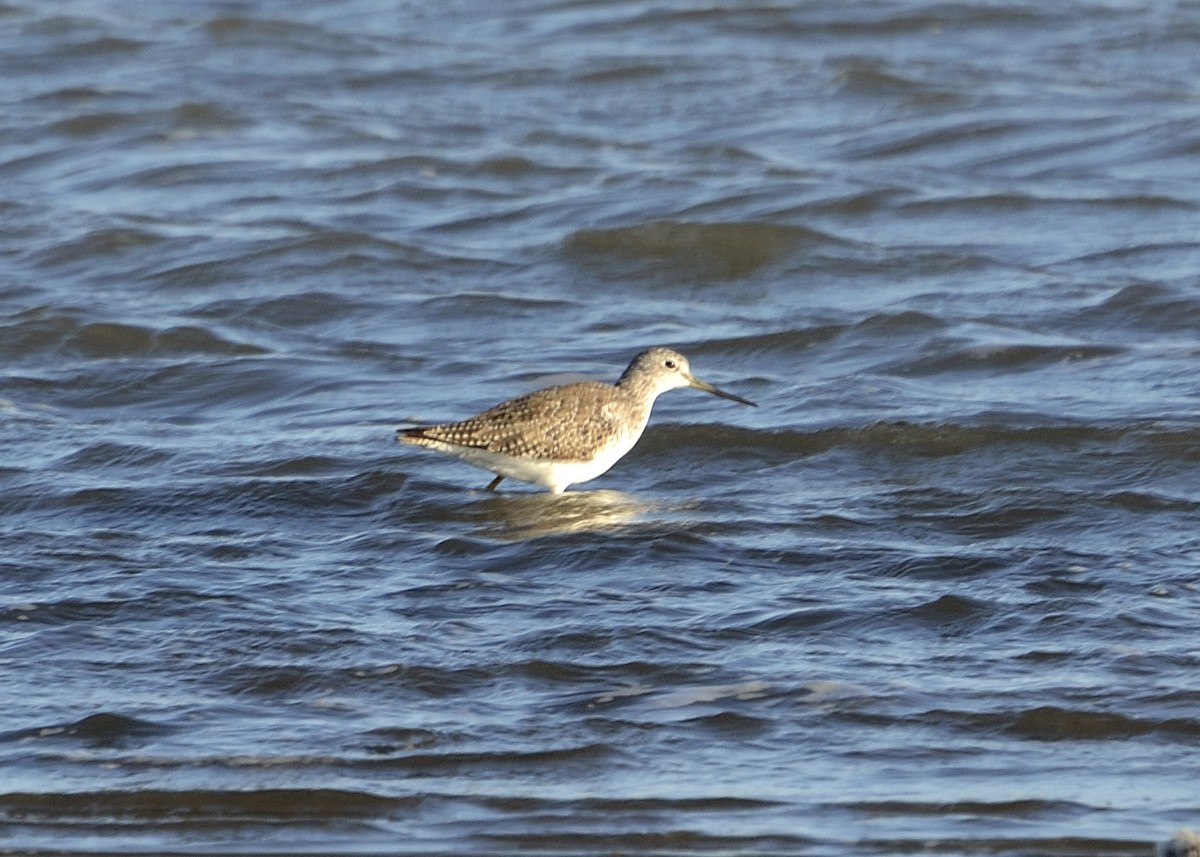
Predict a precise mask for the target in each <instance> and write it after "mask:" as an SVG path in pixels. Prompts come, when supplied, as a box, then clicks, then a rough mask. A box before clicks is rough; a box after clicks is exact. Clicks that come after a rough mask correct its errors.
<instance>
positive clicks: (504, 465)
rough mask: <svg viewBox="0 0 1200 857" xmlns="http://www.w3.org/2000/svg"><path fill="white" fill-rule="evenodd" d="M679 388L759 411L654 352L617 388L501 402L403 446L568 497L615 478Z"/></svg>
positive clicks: (415, 431)
mask: <svg viewBox="0 0 1200 857" xmlns="http://www.w3.org/2000/svg"><path fill="white" fill-rule="evenodd" d="M676 387H696V388H698V389H701V390H705V391H707V392H709V393H713V394H715V395H717V396H722V397H724V398H726V399H732V400H733V401H735V402H741V403H742V404H745V405H753V404H754V403H753V402H750V401H747V400H746V399H743V398H740V397H739V396H734V395H732V394H730V393H726V392H724V391H722V390H718V389H717V388H716V387H713V386H712V385H711V384H706V383H705V382H703V381H701V380H699V379H697V378H695V377H693V376H692V374H691V372H690V371H689V367H688V362H687V358H685V357H684V356H683V355H682V354H679V353H678V352H675V351H671V350H670V349H667V348H648V349H646V350H645V351H643V352H641V353H640V354H638V355H637V357H635V358H634V359H633V362H631V363H630V364H629V367H628V368H627V369H626V370H625V372H624V373H623V374H622V375H621V377H620V378H619V379H618V380H617V382H616V383H615V384H604V383H601V382H599V381H582V382H580V383H578V384H564V385H561V386H557V387H547V388H546V389H544V390H537V391H535V392H532V393H526V394H525V395H523V396H517V397H516V398H514V399H509V400H508V401H505V402H501V403H500V404H498V405H496V406H495V407H493V408H489V409H488V410H486V411H484V412H483V413H481V414H479V415H477V416H474V417H471V418H470V419H467V420H463V421H462V422H457V423H442V424H439V425H431V426H421V427H418V428H410V429H400V430H399V431H398V432H397V435H396V439H397V440H399V441H400V442H401V443H411V444H416V445H418V446H424V447H428V448H430V449H436V450H438V451H439V452H444V453H447V454H448V455H453V456H455V457H457V458H461V459H462V460H463V461H466V462H468V463H469V464H474V465H475V466H477V467H482V468H484V469H485V470H491V471H492V472H493V473H496V474H498V475H497V478H496V479H494V480H492V483H491V484H490V485H489V486H488V489H489V490H495V488H496V486H497V485H499V484H500V482H501V480H503V479H504V478H505V477H506V476H511V477H513V478H514V479H520V480H522V481H525V482H533V483H535V484H537V485H542V486H544V487H546V488H549V489H550V490H551V491H553V492H554V493H556V494H557V493H561V492H562V491H563V490H564V489H565V488H566V487H567V486H568V485H570V484H573V483H575V482H586V481H588V480H589V479H594V478H596V477H597V476H599V475H600V474H601V473H604V472H605V471H606V470H608V469H609V468H610V467H612V465H613V464H614V463H616V461H617V460H618V459H620V458H621V457H622V456H623V455H625V453H627V452H628V451H629V450H630V449H632V448H633V445H634V444H635V443H637V441H638V438H639V437H641V435H642V432H643V431H644V430H645V428H646V422H647V421H648V420H649V418H650V410H651V408H652V407H653V405H654V400H655V399H656V398H658V396H659V395H660V394H662V393H664V392H666V391H667V390H670V389H674V388H676Z"/></svg>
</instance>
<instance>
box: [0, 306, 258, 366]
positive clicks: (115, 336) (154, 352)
mask: <svg viewBox="0 0 1200 857" xmlns="http://www.w3.org/2000/svg"><path fill="white" fill-rule="evenodd" d="M82 315H83V312H82V311H77V310H73V309H49V308H38V309H33V310H28V311H26V312H23V313H21V314H19V315H17V316H15V317H13V318H11V319H10V320H9V321H8V323H7V324H5V325H3V326H0V357H5V358H8V359H10V360H12V361H19V360H29V359H31V358H34V357H38V356H40V355H45V354H69V355H75V356H80V357H85V358H89V359H96V360H104V359H113V358H126V357H178V356H187V355H222V356H248V355H262V354H267V353H268V351H267V349H265V348H262V347H260V346H257V345H252V344H250V343H246V342H236V341H233V340H229V339H225V338H224V337H222V336H220V335H218V334H217V333H214V332H213V331H211V330H209V329H207V328H204V327H198V326H194V325H182V326H178V327H167V328H154V327H149V326H145V325H140V324H131V323H128V322H119V321H88V320H86V319H84V318H83V317H82Z"/></svg>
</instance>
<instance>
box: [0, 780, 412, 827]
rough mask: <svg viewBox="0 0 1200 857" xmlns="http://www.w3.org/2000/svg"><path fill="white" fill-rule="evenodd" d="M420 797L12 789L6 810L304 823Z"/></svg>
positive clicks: (25, 814) (387, 808)
mask: <svg viewBox="0 0 1200 857" xmlns="http://www.w3.org/2000/svg"><path fill="white" fill-rule="evenodd" d="M420 803H421V800H420V799H419V798H394V797H384V796H381V795H376V794H372V793H370V792H361V791H345V790H340V789H249V790H245V791H222V790H217V789H194V790H180V791H172V790H161V789H139V790H137V791H92V792H65V793H53V794H45V793H28V792H9V793H7V794H3V795H0V811H3V812H4V813H5V814H6V815H7V816H8V817H9V819H21V820H25V821H31V820H44V821H60V822H63V821H88V820H102V821H110V822H121V821H149V822H166V823H172V822H186V821H211V822H222V823H228V822H255V823H259V824H270V823H275V822H297V821H300V822H303V821H305V820H313V819H320V820H327V819H338V818H375V817H387V816H390V815H393V814H395V813H399V812H404V811H408V810H412V809H414V808H416V807H417V806H419V805H420Z"/></svg>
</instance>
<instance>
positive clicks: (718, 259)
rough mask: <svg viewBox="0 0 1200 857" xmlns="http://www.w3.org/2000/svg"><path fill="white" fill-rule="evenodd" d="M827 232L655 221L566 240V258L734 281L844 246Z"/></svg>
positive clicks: (588, 231)
mask: <svg viewBox="0 0 1200 857" xmlns="http://www.w3.org/2000/svg"><path fill="white" fill-rule="evenodd" d="M847 243H848V242H846V241H844V240H843V239H840V238H837V237H835V236H833V235H830V234H828V233H824V232H820V231H818V230H815V229H809V228H806V227H802V226H781V225H777V224H772V223H694V222H681V221H668V220H664V221H654V222H650V223H644V224H640V225H637V226H626V227H618V228H614V229H585V230H579V231H577V232H573V233H571V234H570V235H569V236H567V238H566V240H565V242H564V245H563V248H564V251H565V252H566V253H567V255H568V257H570V258H572V259H576V260H578V262H579V263H580V264H583V265H584V266H590V265H592V264H593V261H592V260H593V258H595V260H596V261H599V260H600V259H607V260H608V262H607V264H612V263H617V264H621V263H624V264H625V265H635V266H638V267H639V268H643V269H645V270H646V271H649V270H655V271H657V272H659V273H663V274H669V275H670V276H671V277H672V278H673V279H689V278H697V279H703V280H724V279H736V278H740V277H746V276H749V275H751V274H753V273H755V272H756V271H758V270H760V269H762V268H764V267H767V266H770V265H774V264H776V263H779V262H781V261H783V260H784V259H786V258H787V257H788V256H790V255H792V254H793V253H796V252H799V251H800V250H801V249H803V248H809V247H817V246H829V245H837V246H841V245H846V244H847Z"/></svg>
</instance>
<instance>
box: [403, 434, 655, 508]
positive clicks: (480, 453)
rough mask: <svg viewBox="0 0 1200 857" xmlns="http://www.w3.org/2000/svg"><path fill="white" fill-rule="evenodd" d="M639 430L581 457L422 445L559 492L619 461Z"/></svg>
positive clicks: (631, 447)
mask: <svg viewBox="0 0 1200 857" xmlns="http://www.w3.org/2000/svg"><path fill="white" fill-rule="evenodd" d="M640 435H641V432H638V433H637V434H631V435H621V436H618V437H615V438H613V441H612V442H611V443H609V444H606V445H605V446H603V447H601V448H600V449H599V450H597V452H596V455H594V456H593V457H592V458H589V459H582V460H565V461H564V460H559V459H549V458H524V457H522V456H518V455H505V454H503V453H499V452H491V451H489V450H486V449H478V448H475V447H465V446H455V445H454V444H449V443H441V442H437V441H435V442H432V443H431V442H428V441H426V442H425V443H424V444H422V445H423V446H427V447H429V448H431V449H436V450H438V451H439V452H444V453H446V454H448V455H453V456H454V457H455V458H458V459H459V460H461V461H465V462H466V463H467V464H473V465H475V466H476V467H480V468H482V469H484V470H490V471H492V472H493V473H497V474H499V475H501V476H507V477H510V478H512V479H519V480H520V481H522V482H530V483H533V484H534V485H541V486H542V487H543V488H547V489H549V490H550V491H552V492H554V493H555V494H561V493H562V492H563V491H564V490H565V489H566V487H567V486H568V485H575V484H577V483H579V482H587V481H589V480H591V479H595V478H596V477H597V476H599V475H600V474H602V473H606V472H608V470H609V469H610V468H611V467H612V466H613V465H614V464H616V463H617V462H618V461H620V460H621V458H623V457H624V456H625V454H626V453H627V452H629V450H631V449H633V446H634V444H635V443H637V440H638V437H639V436H640Z"/></svg>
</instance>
